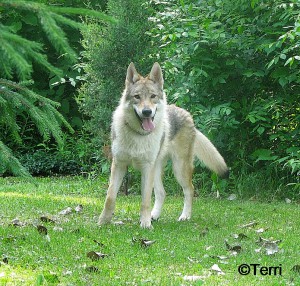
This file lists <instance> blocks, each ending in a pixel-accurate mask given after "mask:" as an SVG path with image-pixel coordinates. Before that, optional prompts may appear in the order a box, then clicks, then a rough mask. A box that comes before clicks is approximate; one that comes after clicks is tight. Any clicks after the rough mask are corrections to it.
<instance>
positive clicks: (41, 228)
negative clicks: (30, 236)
mask: <svg viewBox="0 0 300 286" xmlns="http://www.w3.org/2000/svg"><path fill="white" fill-rule="evenodd" d="M36 229H37V230H38V232H39V233H40V234H43V235H47V234H48V229H47V228H46V227H45V226H43V225H37V227H36Z"/></svg>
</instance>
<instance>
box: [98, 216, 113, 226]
mask: <svg viewBox="0 0 300 286" xmlns="http://www.w3.org/2000/svg"><path fill="white" fill-rule="evenodd" d="M111 219H112V217H109V216H103V215H101V216H100V217H99V220H98V225H99V226H100V225H104V224H107V223H110V222H111Z"/></svg>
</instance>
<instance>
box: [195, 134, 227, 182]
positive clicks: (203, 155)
mask: <svg viewBox="0 0 300 286" xmlns="http://www.w3.org/2000/svg"><path fill="white" fill-rule="evenodd" d="M194 154H195V155H196V156H197V157H198V158H199V159H200V160H201V161H202V162H203V163H204V164H205V165H206V166H207V167H208V168H209V169H210V170H212V171H214V172H216V173H217V174H218V175H219V176H220V177H221V178H228V176H229V169H228V167H227V165H226V163H225V161H224V159H223V157H222V156H221V154H220V153H219V151H218V150H217V148H216V147H215V146H214V145H213V144H212V143H211V142H210V141H209V139H208V138H207V137H205V136H204V135H203V134H202V133H201V132H200V131H199V130H196V139H195V144H194Z"/></svg>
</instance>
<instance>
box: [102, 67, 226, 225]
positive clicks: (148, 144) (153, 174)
mask: <svg viewBox="0 0 300 286" xmlns="http://www.w3.org/2000/svg"><path fill="white" fill-rule="evenodd" d="M163 83H164V80H163V75H162V70H161V68H160V65H159V64H158V63H154V65H153V67H152V69H151V72H150V74H149V75H148V76H146V77H142V76H141V75H140V74H138V73H137V71H136V69H135V66H134V64H133V63H131V64H130V65H129V67H128V69H127V76H126V81H125V90H124V92H123V95H122V97H121V100H120V104H119V106H118V107H117V109H116V110H115V112H114V114H113V120H112V127H111V137H112V147H111V150H112V157H113V159H112V166H111V175H110V182H109V187H108V191H107V196H106V200H105V204H104V209H103V211H102V213H101V215H100V217H99V222H98V223H99V225H102V224H104V223H108V222H110V221H111V219H112V216H113V213H114V210H115V202H116V197H117V192H118V190H119V188H120V186H121V184H122V180H123V177H124V175H125V173H126V170H127V166H128V165H132V166H133V167H134V168H136V169H138V170H140V171H141V189H142V204H141V211H140V225H141V227H142V228H151V227H152V226H151V220H152V219H153V220H157V219H158V218H159V217H160V214H161V210H162V206H163V203H164V199H165V196H166V193H165V190H164V187H163V183H162V174H163V169H164V167H165V164H166V161H167V160H168V159H169V158H171V160H172V166H173V171H174V174H175V177H176V179H177V181H178V183H179V184H180V185H181V187H182V189H183V192H184V206H183V211H182V213H181V215H180V217H179V219H178V220H179V221H183V220H188V219H190V217H191V213H192V199H193V194H194V187H193V184H192V174H193V167H194V164H193V163H194V162H193V161H194V156H197V157H198V158H199V159H200V160H202V161H203V162H204V164H205V165H206V166H207V167H208V168H209V169H211V170H212V171H214V172H216V173H217V174H218V175H219V176H220V177H224V178H225V177H228V174H229V171H228V168H227V165H226V163H225V161H224V159H223V157H222V156H221V155H220V153H219V152H218V150H217V149H216V148H215V146H214V145H213V144H212V143H211V142H210V141H209V139H207V138H206V137H205V136H204V135H203V134H202V133H201V132H200V131H198V130H197V129H196V128H195V126H194V122H193V119H192V117H191V115H190V114H189V112H187V111H186V110H184V109H181V108H179V107H177V106H175V105H168V104H167V100H166V95H165V93H164V91H163ZM153 189H154V194H155V202H154V206H153V209H152V211H151V196H152V190H153Z"/></svg>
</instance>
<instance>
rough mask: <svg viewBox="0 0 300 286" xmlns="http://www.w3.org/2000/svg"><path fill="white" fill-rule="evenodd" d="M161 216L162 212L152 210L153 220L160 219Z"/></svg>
mask: <svg viewBox="0 0 300 286" xmlns="http://www.w3.org/2000/svg"><path fill="white" fill-rule="evenodd" d="M159 217H160V213H159V212H156V211H155V210H153V211H152V212H151V220H152V221H154V220H158V219H159Z"/></svg>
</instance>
